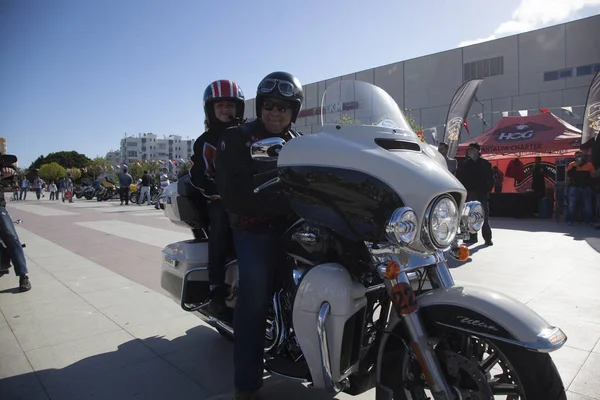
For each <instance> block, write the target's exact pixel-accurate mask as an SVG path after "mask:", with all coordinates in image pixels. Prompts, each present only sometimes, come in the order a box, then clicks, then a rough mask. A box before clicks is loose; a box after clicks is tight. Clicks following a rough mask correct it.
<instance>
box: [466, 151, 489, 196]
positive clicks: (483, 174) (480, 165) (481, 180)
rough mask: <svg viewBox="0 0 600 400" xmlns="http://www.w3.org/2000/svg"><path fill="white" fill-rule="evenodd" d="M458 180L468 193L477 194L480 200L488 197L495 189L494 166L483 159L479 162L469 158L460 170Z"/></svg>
mask: <svg viewBox="0 0 600 400" xmlns="http://www.w3.org/2000/svg"><path fill="white" fill-rule="evenodd" d="M458 180H460V182H461V183H462V184H463V185H464V187H465V189H467V192H471V193H473V194H476V195H477V197H478V198H480V197H487V195H488V194H489V193H490V192H491V191H492V189H493V188H494V171H493V170H492V164H491V163H490V162H489V161H488V160H486V159H483V158H481V157H480V158H479V159H477V161H473V160H472V159H470V158H469V159H467V160H466V161H465V163H464V164H463V166H462V167H461V168H460V169H459V170H458Z"/></svg>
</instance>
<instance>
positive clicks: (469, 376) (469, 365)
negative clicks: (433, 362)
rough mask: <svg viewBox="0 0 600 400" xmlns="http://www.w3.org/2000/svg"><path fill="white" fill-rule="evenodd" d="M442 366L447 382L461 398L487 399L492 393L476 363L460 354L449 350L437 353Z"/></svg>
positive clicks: (464, 399) (469, 399)
mask: <svg viewBox="0 0 600 400" xmlns="http://www.w3.org/2000/svg"><path fill="white" fill-rule="evenodd" d="M438 356H439V358H440V363H441V364H442V367H443V368H445V369H446V374H447V376H448V378H449V379H448V384H449V385H450V386H452V387H453V388H454V389H455V390H456V393H457V394H460V396H461V397H459V398H460V399H462V400H489V399H493V398H494V393H493V392H492V389H491V388H490V386H489V385H488V379H487V377H486V376H485V375H484V374H483V372H482V371H481V370H480V369H479V367H478V365H477V364H474V363H473V362H472V361H469V360H468V359H467V358H465V357H463V356H461V355H460V354H457V353H453V352H451V351H447V350H446V351H441V352H439V353H438Z"/></svg>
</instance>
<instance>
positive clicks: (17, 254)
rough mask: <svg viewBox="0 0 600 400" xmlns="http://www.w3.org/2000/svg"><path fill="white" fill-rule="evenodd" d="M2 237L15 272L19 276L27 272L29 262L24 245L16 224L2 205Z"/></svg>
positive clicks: (0, 233)
mask: <svg viewBox="0 0 600 400" xmlns="http://www.w3.org/2000/svg"><path fill="white" fill-rule="evenodd" d="M0 238H1V239H2V241H3V242H4V245H5V246H6V251H7V253H8V256H9V257H10V260H11V261H12V264H13V267H14V268H15V274H16V275H17V276H21V275H25V274H27V263H26V262H25V253H24V252H23V247H22V246H21V242H20V241H19V236H18V235H17V231H16V230H15V225H14V224H13V221H12V219H11V218H10V215H8V211H6V208H4V207H0Z"/></svg>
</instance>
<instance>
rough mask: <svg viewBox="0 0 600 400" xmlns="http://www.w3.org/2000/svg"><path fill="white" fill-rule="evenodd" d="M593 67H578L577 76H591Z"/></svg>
mask: <svg viewBox="0 0 600 400" xmlns="http://www.w3.org/2000/svg"><path fill="white" fill-rule="evenodd" d="M591 74H592V66H591V65H584V66H583V67H577V76H584V75H591Z"/></svg>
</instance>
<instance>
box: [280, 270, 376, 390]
mask: <svg viewBox="0 0 600 400" xmlns="http://www.w3.org/2000/svg"><path fill="white" fill-rule="evenodd" d="M365 293H366V289H365V287H364V286H363V285H362V284H360V283H358V282H353V281H352V277H351V276H350V274H349V273H348V271H347V270H346V269H345V268H344V267H343V266H341V265H340V264H337V263H326V264H320V265H317V266H315V267H313V268H311V269H310V270H309V271H308V272H306V274H305V275H304V277H303V278H302V280H301V282H300V285H299V286H298V290H297V292H296V298H295V300H294V309H293V315H292V319H293V324H294V332H295V334H296V339H297V340H298V343H299V345H300V348H301V349H302V353H303V354H304V357H305V359H306V362H307V364H308V368H309V370H310V374H311V377H312V381H313V385H314V387H315V388H322V389H327V390H329V391H337V390H339V388H340V386H339V385H338V383H339V382H341V381H342V380H344V379H345V378H346V377H347V376H348V375H349V373H350V372H352V370H351V369H350V370H346V371H344V372H342V371H340V369H341V367H340V360H341V359H342V354H341V353H342V342H343V336H344V327H345V325H346V322H347V321H348V320H349V319H350V318H351V317H352V316H353V315H355V314H356V313H357V312H359V311H360V310H361V309H364V308H365V307H366V305H367V299H366V297H365Z"/></svg>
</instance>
